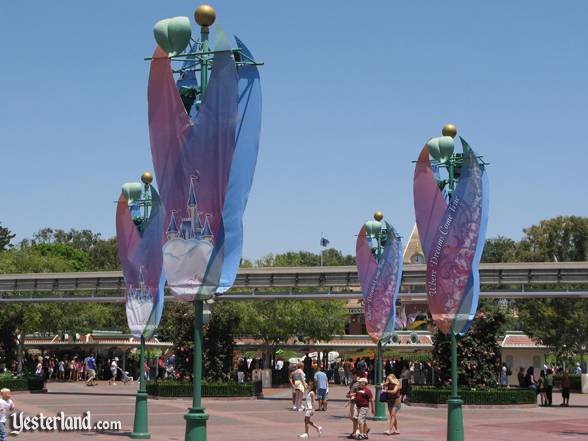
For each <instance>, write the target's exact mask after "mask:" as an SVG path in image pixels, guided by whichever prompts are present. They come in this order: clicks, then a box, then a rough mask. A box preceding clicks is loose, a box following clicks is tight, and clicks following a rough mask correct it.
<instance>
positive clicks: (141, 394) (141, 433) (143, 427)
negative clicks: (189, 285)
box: [131, 172, 153, 439]
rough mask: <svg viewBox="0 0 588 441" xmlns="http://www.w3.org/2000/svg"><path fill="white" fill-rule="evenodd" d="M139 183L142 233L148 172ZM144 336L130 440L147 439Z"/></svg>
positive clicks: (147, 208)
mask: <svg viewBox="0 0 588 441" xmlns="http://www.w3.org/2000/svg"><path fill="white" fill-rule="evenodd" d="M141 182H142V183H143V191H142V192H141V198H140V199H139V200H138V201H137V202H136V208H137V211H136V212H135V213H133V214H132V216H133V222H134V223H135V225H137V227H138V228H139V230H140V231H143V230H144V228H145V226H146V225H147V221H148V220H149V214H150V207H151V205H152V199H151V192H150V185H151V183H152V182H153V176H152V175H151V173H149V172H145V173H143V175H141ZM144 366H145V336H144V335H141V348H140V358H139V372H140V375H139V390H138V391H137V395H136V396H135V419H134V421H133V432H132V433H131V438H133V439H149V438H151V434H150V433H149V411H148V408H147V398H148V395H147V390H146V388H145V372H144Z"/></svg>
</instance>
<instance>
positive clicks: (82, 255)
mask: <svg viewBox="0 0 588 441" xmlns="http://www.w3.org/2000/svg"><path fill="white" fill-rule="evenodd" d="M115 248H116V243H115V241H114V240H109V241H103V240H101V239H100V237H99V235H97V234H93V233H92V232H91V231H89V230H83V231H78V230H70V231H69V232H64V231H63V230H52V229H43V230H41V231H39V232H38V233H37V234H35V235H34V238H33V240H31V241H28V240H23V241H22V242H21V243H19V244H18V245H17V246H16V247H13V248H11V249H9V250H7V251H5V252H2V253H0V273H42V272H76V271H93V270H100V269H114V268H113V267H112V264H111V262H112V250H113V249H115ZM104 250H108V251H110V253H111V254H110V256H109V255H108V253H107V252H106V251H104ZM103 251H104V252H103ZM117 260H118V259H117ZM97 328H102V329H104V328H111V329H112V328H114V329H126V317H125V311H124V305H121V304H104V305H102V304H88V303H84V304H77V303H65V304H59V305H57V304H51V303H45V304H26V305H25V304H12V305H3V306H2V311H1V314H0V339H1V341H0V343H1V344H2V347H3V348H4V350H5V357H6V359H7V361H8V363H12V360H13V359H14V358H15V356H17V357H18V359H19V366H20V367H22V362H21V360H22V354H23V349H24V346H23V344H24V335H25V334H26V333H33V332H39V331H44V332H68V333H70V334H73V333H85V332H89V331H91V330H92V329H97ZM17 338H18V340H17Z"/></svg>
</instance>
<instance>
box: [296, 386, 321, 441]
mask: <svg viewBox="0 0 588 441" xmlns="http://www.w3.org/2000/svg"><path fill="white" fill-rule="evenodd" d="M305 389H306V410H305V411H304V433H303V434H301V435H298V437H299V438H308V429H309V427H314V428H315V429H316V431H317V432H318V436H321V435H322V433H323V428H322V427H321V426H317V425H316V424H314V423H313V422H312V420H311V418H312V416H313V415H314V407H315V403H316V386H315V384H314V383H313V382H310V383H308V384H307V385H306V388H305Z"/></svg>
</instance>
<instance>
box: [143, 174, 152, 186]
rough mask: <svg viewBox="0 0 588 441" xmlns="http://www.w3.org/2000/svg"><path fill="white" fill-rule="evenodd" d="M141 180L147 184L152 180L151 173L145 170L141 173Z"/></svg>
mask: <svg viewBox="0 0 588 441" xmlns="http://www.w3.org/2000/svg"><path fill="white" fill-rule="evenodd" d="M141 182H143V184H145V185H149V184H151V183H152V182H153V175H152V174H151V173H149V172H145V173H143V174H142V175H141Z"/></svg>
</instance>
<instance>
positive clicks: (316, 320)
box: [236, 300, 347, 367]
mask: <svg viewBox="0 0 588 441" xmlns="http://www.w3.org/2000/svg"><path fill="white" fill-rule="evenodd" d="M237 309H238V314H239V317H240V320H239V325H238V326H237V329H236V331H237V332H238V333H239V334H243V335H247V336H250V337H252V338H255V339H257V340H260V341H261V342H262V344H263V346H264V352H265V354H266V357H265V362H266V367H269V363H270V359H272V358H274V356H275V352H276V350H277V349H278V348H279V347H280V345H282V344H284V343H286V342H287V341H288V339H290V338H291V337H297V338H298V339H301V340H303V341H306V342H308V343H312V342H313V341H318V340H323V341H329V340H331V339H332V338H333V336H334V335H336V334H341V333H342V332H343V330H344V327H345V320H346V316H347V314H346V310H345V302H342V301H334V300H333V301H317V300H269V301H248V302H242V303H239V304H238V305H237Z"/></svg>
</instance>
